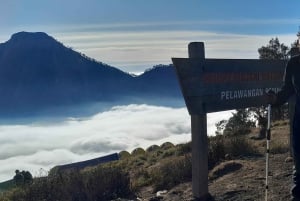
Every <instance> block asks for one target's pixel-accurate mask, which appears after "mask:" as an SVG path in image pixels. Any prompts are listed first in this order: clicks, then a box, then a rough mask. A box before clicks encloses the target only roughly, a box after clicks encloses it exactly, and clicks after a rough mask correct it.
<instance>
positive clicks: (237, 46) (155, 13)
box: [0, 0, 300, 72]
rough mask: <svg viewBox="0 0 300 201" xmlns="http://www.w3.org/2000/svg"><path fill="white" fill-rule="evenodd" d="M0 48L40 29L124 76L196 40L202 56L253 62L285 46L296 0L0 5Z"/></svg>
mask: <svg viewBox="0 0 300 201" xmlns="http://www.w3.org/2000/svg"><path fill="white" fill-rule="evenodd" d="M0 3H1V6H0V27H1V29H0V42H5V41H7V40H8V39H9V38H10V36H11V35H12V34H13V33H15V32H19V31H33V32H35V31H43V32H46V33H48V34H49V35H51V36H53V37H54V38H56V39H57V40H59V41H61V42H63V43H64V44H65V45H66V46H68V47H72V48H74V49H75V50H77V51H80V52H82V53H84V54H86V55H87V56H90V57H92V58H95V59H96V60H99V61H102V62H104V63H107V64H109V65H113V66H115V67H118V68H120V69H122V70H124V71H127V72H143V71H144V70H145V69H146V68H151V67H152V66H153V65H156V64H161V63H162V64H169V63H171V57H186V56H187V45H188V43H189V42H191V41H203V42H205V47H206V57H209V58H258V53H257V49H258V48H259V47H261V46H262V45H266V44H267V43H268V41H269V40H270V39H271V38H273V37H278V38H279V40H280V41H281V42H283V43H285V44H286V45H290V44H291V43H292V42H294V41H295V40H296V33H297V31H298V29H299V25H300V17H299V6H300V2H299V1H297V0H290V1H289V2H288V3H287V2H286V1H282V0H272V1H271V0H265V1H261V0H260V1H259V0H251V1H240V0H227V1H221V0H205V1H204V0H187V1H183V0H151V1H146V0H64V1H61V0H43V1H38V0H26V1H23V0H0Z"/></svg>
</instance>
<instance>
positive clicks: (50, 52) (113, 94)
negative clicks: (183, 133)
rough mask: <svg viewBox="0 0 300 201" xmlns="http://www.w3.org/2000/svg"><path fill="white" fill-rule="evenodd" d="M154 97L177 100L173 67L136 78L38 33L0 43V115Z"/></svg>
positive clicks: (161, 68)
mask: <svg viewBox="0 0 300 201" xmlns="http://www.w3.org/2000/svg"><path fill="white" fill-rule="evenodd" d="M157 97H159V98H162V99H164V98H166V99H168V98H179V97H180V91H179V87H178V84H177V80H176V76H175V74H174V70H173V68H172V67H171V66H167V67H166V66H162V65H161V66H156V67H154V68H153V69H151V70H148V71H147V72H145V73H144V74H142V75H140V76H138V77H134V76H131V75H130V74H129V73H125V72H123V71H121V70H119V69H117V68H114V67H112V66H109V65H107V64H104V63H101V62H98V61H96V60H94V59H91V58H88V57H86V56H85V55H83V54H81V53H78V52H76V51H73V50H72V49H71V48H67V47H65V46H64V45H63V44H62V43H60V42H58V41H56V40H55V39H54V38H52V37H50V36H48V35H47V34H46V33H42V32H36V33H29V32H20V33H16V34H14V35H12V37H11V38H10V39H9V40H8V41H7V42H5V43H2V44H0V116H1V115H5V114H14V113H16V114H22V113H24V114H26V113H32V112H33V113H34V112H35V111H40V110H44V109H45V108H49V107H56V106H59V107H61V106H70V105H78V104H82V103H90V102H107V103H112V102H118V103H121V102H122V101H124V102H127V103H129V102H133V103H134V102H135V101H136V103H149V101H150V102H151V101H152V102H153V100H154V99H157ZM154 102H155V101H154Z"/></svg>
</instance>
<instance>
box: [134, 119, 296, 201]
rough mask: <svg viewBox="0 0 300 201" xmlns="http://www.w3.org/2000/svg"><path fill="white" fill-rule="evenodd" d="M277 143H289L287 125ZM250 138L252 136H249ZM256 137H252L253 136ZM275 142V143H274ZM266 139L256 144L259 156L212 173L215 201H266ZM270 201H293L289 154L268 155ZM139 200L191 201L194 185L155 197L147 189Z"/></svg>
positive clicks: (280, 129) (227, 163)
mask: <svg viewBox="0 0 300 201" xmlns="http://www.w3.org/2000/svg"><path fill="white" fill-rule="evenodd" d="M273 136H274V138H275V142H273V141H272V140H271V142H270V143H271V145H272V143H273V144H276V143H282V144H283V143H287V142H288V139H289V133H288V125H284V126H278V127H276V129H275V130H274V131H273ZM249 137H250V138H251V136H249ZM252 137H253V136H252ZM274 138H273V139H274ZM265 142H266V140H265V139H261V140H254V141H253V143H256V144H257V145H258V146H259V147H260V148H261V150H260V153H261V154H259V155H257V156H251V157H241V158H238V159H235V160H228V161H224V162H223V163H221V164H219V165H218V166H217V167H215V168H214V169H213V170H211V171H210V173H209V174H210V179H209V192H210V194H211V195H212V197H213V200H215V201H263V200H265V174H266V173H265V169H266V158H265V144H266V143H265ZM269 159H270V160H269V177H268V179H269V180H268V184H269V190H268V195H269V199H268V200H269V201H288V200H290V188H291V185H292V167H293V161H292V158H291V157H290V153H289V152H288V150H286V151H280V152H279V153H276V154H274V153H270V155H269ZM138 200H144V201H158V200H164V201H171V200H172V201H192V200H195V199H194V198H193V195H192V184H191V182H188V183H183V184H180V185H178V186H176V187H175V188H173V189H171V190H169V191H165V192H158V193H152V188H151V187H147V188H144V189H142V190H141V191H140V192H139V193H138Z"/></svg>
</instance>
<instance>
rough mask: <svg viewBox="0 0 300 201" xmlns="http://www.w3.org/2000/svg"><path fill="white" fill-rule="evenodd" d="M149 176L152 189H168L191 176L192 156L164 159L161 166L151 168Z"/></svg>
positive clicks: (189, 178)
mask: <svg viewBox="0 0 300 201" xmlns="http://www.w3.org/2000/svg"><path fill="white" fill-rule="evenodd" d="M150 176H151V178H152V184H153V185H154V190H155V191H158V190H164V189H170V188H172V187H174V186H175V185H177V184H179V183H182V182H184V181H189V180H191V178H192V158H191V156H190V155H186V156H184V157H178V158H173V159H172V160H168V161H164V163H163V164H161V166H159V167H156V168H153V169H152V171H151V173H150Z"/></svg>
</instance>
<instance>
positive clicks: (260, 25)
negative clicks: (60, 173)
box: [0, 0, 300, 181]
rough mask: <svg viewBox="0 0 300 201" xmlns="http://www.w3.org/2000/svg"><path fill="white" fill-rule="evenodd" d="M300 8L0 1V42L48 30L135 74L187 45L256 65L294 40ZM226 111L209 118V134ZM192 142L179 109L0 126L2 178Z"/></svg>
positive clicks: (189, 0) (269, 3) (131, 108)
mask: <svg viewBox="0 0 300 201" xmlns="http://www.w3.org/2000/svg"><path fill="white" fill-rule="evenodd" d="M299 7H300V1H299V0H289V1H288V2H287V1H282V0H264V1H262V0H251V1H242V0H226V1H222V0H185V1H183V0H151V1H146V0H63V1H62V0H43V1H38V0H26V1H25V0H0V43H4V42H6V41H7V40H9V38H10V37H11V35H12V34H14V33H16V32H20V31H28V32H46V33H47V34H49V35H50V36H52V37H54V38H55V39H57V40H58V41H60V42H62V43H63V44H64V45H65V46H67V47H71V48H73V49H74V50H76V51H79V52H81V53H83V54H85V55H87V56H89V57H91V58H94V59H96V60H98V61H101V62H104V63H106V64H109V65H111V66H114V67H117V68H119V69H121V70H123V71H125V72H130V73H136V74H139V73H142V72H143V71H145V70H146V69H149V68H151V67H153V66H154V65H158V64H170V63H171V58H172V57H187V55H188V53H187V46H188V44H189V43H190V42H194V41H200V42H204V44H205V56H206V57H207V58H237V59H246V58H247V59H256V58H258V52H257V49H258V48H260V47H261V46H263V45H267V44H268V42H269V40H270V39H271V38H275V37H278V38H279V40H280V42H281V43H284V44H285V45H288V46H289V45H290V44H291V43H293V42H294V41H295V40H296V39H297V36H296V34H297V32H298V31H299V25H300V17H299V15H300V14H299ZM157 114H159V115H157ZM229 114H230V113H228V112H224V113H222V112H221V113H212V114H208V134H209V135H211V134H214V123H215V122H217V121H220V120H222V119H226V118H228V117H229V116H230V115H229ZM190 140H191V135H190V118H189V115H188V113H187V110H186V108H169V107H157V106H150V105H127V106H116V107H114V108H111V109H110V110H107V111H104V112H99V113H97V114H95V115H93V116H90V117H86V118H84V119H76V118H69V119H66V120H64V121H61V122H60V123H57V122H55V123H49V122H47V123H45V122H33V123H31V124H26V125H25V124H23V125H19V124H18V125H13V124H10V125H0V181H2V180H6V179H10V178H12V176H13V174H14V170H15V169H21V170H23V169H24V170H29V171H30V172H32V173H33V174H34V175H35V176H36V175H39V174H44V173H45V172H47V171H48V170H49V169H50V168H51V167H53V166H55V165H59V164H65V163H70V162H75V161H80V160H87V159H90V158H93V157H99V156H101V155H105V154H110V153H113V152H118V151H121V150H127V151H132V150H133V149H134V148H136V147H143V148H147V147H148V146H150V145H152V144H158V145H160V144H162V143H163V142H166V141H171V142H173V143H184V142H189V141H190Z"/></svg>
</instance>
